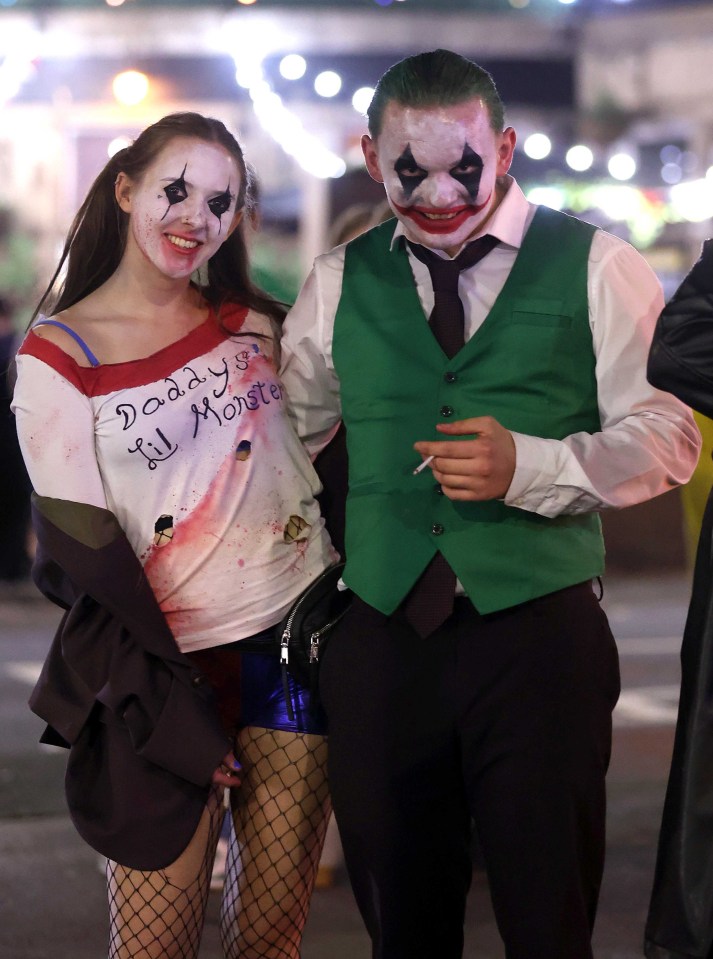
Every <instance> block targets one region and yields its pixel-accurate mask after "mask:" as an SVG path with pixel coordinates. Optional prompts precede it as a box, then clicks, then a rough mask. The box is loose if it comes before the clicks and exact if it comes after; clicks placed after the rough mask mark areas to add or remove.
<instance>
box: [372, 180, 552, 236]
mask: <svg viewBox="0 0 713 959" xmlns="http://www.w3.org/2000/svg"><path fill="white" fill-rule="evenodd" d="M498 189H500V190H504V191H505V195H504V196H503V198H502V200H501V201H500V203H499V204H498V206H497V209H496V210H495V213H493V215H492V217H491V218H490V219H489V220H488V222H487V224H486V225H485V227H484V228H483V230H482V231H481V232H480V233H477V234H476V235H475V236H472V237H470V238H469V242H470V240H475V239H477V238H478V237H479V236H483V235H484V234H486V233H487V234H490V235H491V236H495V237H497V238H498V239H499V240H500V242H501V243H502V244H504V245H505V246H509V247H512V248H513V249H515V250H519V249H520V247H521V246H522V240H523V237H524V236H525V233H526V231H527V228H528V226H529V225H530V222H531V220H532V217H533V216H534V213H535V207H534V204H532V203H530V202H529V200H528V199H527V198H526V196H525V194H524V193H523V192H522V190H521V189H520V187H519V186H518V184H517V182H516V181H515V180H514V179H513V177H511V176H503V177H500V178H499V179H498ZM405 235H406V234H405V232H404V228H403V224H402V223H401V220H397V221H396V228H395V229H394V235H393V237H392V238H391V245H390V249H391V250H393V249H394V248H395V247H396V246H398V245H399V244H400V239H399V238H400V237H402V236H405ZM434 252H436V253H438V252H440V251H438V250H436V251H434Z"/></svg>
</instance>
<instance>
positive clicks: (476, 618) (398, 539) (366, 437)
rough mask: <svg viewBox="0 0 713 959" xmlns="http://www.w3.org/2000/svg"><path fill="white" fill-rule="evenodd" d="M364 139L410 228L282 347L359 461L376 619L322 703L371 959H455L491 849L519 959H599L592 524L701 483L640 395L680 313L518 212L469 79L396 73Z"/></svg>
mask: <svg viewBox="0 0 713 959" xmlns="http://www.w3.org/2000/svg"><path fill="white" fill-rule="evenodd" d="M368 116H369V136H365V137H364V138H363V149H364V156H365V158H366V164H367V168H368V170H369V173H370V174H371V176H372V177H373V178H374V179H376V180H378V181H380V182H382V183H383V184H384V186H385V189H386V194H387V196H388V199H389V203H390V205H391V207H392V209H393V211H394V213H395V215H396V218H397V220H396V221H394V220H390V221H388V222H386V223H384V224H382V225H381V226H379V227H376V228H375V229H373V230H370V231H369V232H368V233H366V234H365V235H363V236H362V237H359V238H357V239H356V240H353V241H352V242H350V243H348V244H346V246H342V247H338V248H337V249H336V250H333V251H332V252H331V253H328V254H326V255H324V256H321V257H319V258H318V260H317V261H316V263H315V265H314V269H313V271H312V273H311V275H310V276H309V278H308V279H307V281H306V283H305V286H304V288H303V290H302V292H301V294H300V296H299V298H298V300H297V303H296V304H295V306H294V308H293V310H292V312H291V314H290V315H289V317H288V321H287V325H286V329H285V337H284V340H283V356H284V370H283V378H284V382H285V386H286V387H287V393H288V395H289V397H290V400H291V403H292V405H293V409H294V416H295V419H296V422H297V424H298V427H299V431H300V434H301V435H302V437H303V439H304V441H305V442H306V443H307V445H308V447H309V449H310V451H311V452H312V453H314V454H316V453H317V452H319V450H320V449H322V448H323V447H324V445H325V444H326V443H327V442H328V441H329V438H330V437H331V436H332V435H333V433H334V431H335V429H336V427H337V425H338V423H339V421H340V419H343V421H344V423H345V426H346V433H347V442H348V454H349V494H348V499H347V520H346V522H347V528H346V557H347V566H346V570H345V574H344V580H345V582H346V584H347V585H348V586H349V587H350V588H351V589H352V590H353V591H354V594H355V602H354V604H353V606H352V608H351V610H350V613H349V614H348V615H347V617H345V619H344V620H343V621H342V624H341V625H340V627H339V628H338V631H337V632H336V633H335V635H334V637H333V638H332V640H331V642H330V646H329V649H328V651H327V654H326V657H325V659H324V662H323V665H322V676H321V690H322V696H323V701H324V704H325V707H326V710H327V714H328V720H329V735H330V743H329V748H330V760H329V763H330V783H331V788H332V794H333V801H334V807H335V811H336V815H337V821H338V824H339V827H340V832H341V836H342V841H343V844H344V850H345V854H346V859H347V865H348V868H349V874H350V878H351V880H352V884H353V886H354V890H355V893H356V897H357V900H358V903H359V907H360V909H361V912H362V915H363V917H364V921H365V923H366V925H367V928H368V930H369V933H370V935H371V938H372V941H373V947H374V951H373V955H374V956H375V957H384V959H419V957H423V959H456V957H459V956H461V954H462V948H463V913H464V905H465V896H466V892H467V890H468V885H469V882H470V875H471V866H470V857H469V845H470V829H471V822H474V823H475V827H476V830H477V834H478V837H479V840H480V845H481V847H482V855H483V859H484V862H485V866H486V869H487V874H488V879H489V884H490V889H491V894H492V899H493V905H494V909H495V915H496V918H497V922H498V927H499V929H500V932H501V935H502V937H503V940H504V942H505V947H506V955H507V956H508V959H591V956H592V950H591V944H590V940H591V933H592V926H593V922H594V915H595V910H596V905H597V897H598V892H599V886H600V880H601V875H602V866H603V856H604V819H605V794H604V778H605V773H606V769H607V764H608V761H609V754H610V744H611V712H612V709H613V707H614V705H615V703H616V700H617V696H618V693H619V672H618V661H617V652H616V648H615V644H614V641H613V638H612V636H611V633H610V631H609V628H608V625H607V621H606V617H605V615H604V613H603V612H602V610H601V608H600V606H599V602H598V599H597V597H596V596H595V592H594V590H593V588H592V581H593V580H594V579H595V578H596V577H598V576H599V575H600V574H601V573H602V569H603V553H604V551H603V546H602V538H601V531H600V524H599V519H598V516H597V512H598V511H599V510H601V509H603V508H607V507H623V506H628V505H631V504H633V503H638V502H641V501H642V500H646V499H649V498H650V497H653V496H656V495H658V494H659V493H663V492H665V491H666V490H668V489H670V488H671V487H672V486H675V485H677V484H679V483H683V482H686V480H687V479H688V477H689V475H690V473H691V471H692V470H693V467H694V464H695V462H696V459H697V455H698V449H699V437H698V433H697V430H696V427H695V425H694V423H693V420H692V418H691V416H690V413H689V411H688V410H687V408H686V407H684V406H682V405H681V404H680V403H679V402H678V401H677V400H675V399H674V398H672V397H671V396H669V395H668V394H666V393H661V392H659V391H657V390H655V389H653V388H652V387H650V386H649V385H648V384H647V382H646V376H645V367H646V356H647V351H648V344H649V340H650V335H651V331H652V327H653V324H654V321H655V320H656V317H657V316H658V313H659V312H660V310H661V308H662V306H663V298H662V294H661V289H660V286H659V284H658V282H657V280H656V278H655V276H654V275H653V273H652V272H651V270H650V269H649V268H648V266H647V265H646V263H645V262H644V261H643V259H642V258H641V257H640V256H639V255H638V254H637V253H636V251H635V250H633V249H632V248H631V247H630V246H629V245H627V244H626V243H624V242H623V241H621V240H619V239H617V238H616V237H613V236H610V235H608V234H607V233H604V232H603V231H601V230H597V229H595V228H594V227H592V226H590V225H589V224H587V223H584V222H582V221H579V220H576V219H574V218H572V217H568V216H565V215H563V214H560V213H557V212H555V211H552V210H549V209H546V208H544V207H536V206H534V205H533V204H531V203H529V202H528V201H527V200H526V199H525V197H524V195H523V193H522V192H521V190H520V189H519V187H518V185H517V183H516V182H515V181H514V180H513V179H512V178H511V177H509V176H508V170H509V168H510V164H511V162H512V157H513V150H514V148H515V132H514V131H513V129H512V128H510V127H505V126H504V122H503V108H502V104H501V102H500V99H499V97H498V94H497V92H496V90H495V87H494V86H493V82H492V79H491V78H490V76H489V75H488V74H487V73H486V72H485V71H483V70H481V68H480V67H478V66H477V65H476V64H474V63H472V62H471V61H469V60H466V59H464V58H463V57H460V56H458V55H456V54H454V53H450V52H448V51H443V50H438V51H435V52H431V53H425V54H421V55H418V56H415V57H410V58H408V59H406V60H403V61H401V62H400V63H397V64H396V65H395V66H393V67H392V68H391V69H390V70H388V71H387V72H386V74H385V75H384V76H383V77H382V78H381V80H380V81H379V84H378V86H377V89H376V93H375V95H374V98H373V100H372V103H371V106H370V108H369V111H368ZM486 236H487V237H489V239H487V240H485V241H482V242H479V241H480V238H482V237H486ZM464 251H466V252H464ZM473 251H476V252H475V255H474V256H471V253H472V252H473ZM459 254H462V255H463V256H464V257H465V262H463V261H462V260H459V262H458V268H460V273H459V275H458V276H457V277H456V281H455V282H456V284H457V293H458V295H459V298H460V301H461V302H462V305H463V307H462V313H461V319H460V324H461V329H460V333H459V334H458V332H457V331H456V335H457V336H458V335H459V336H460V340H459V341H458V340H457V341H456V342H455V344H454V342H453V340H452V337H451V334H452V332H453V331H452V327H453V324H454V323H455V324H456V325H457V323H458V319H457V317H458V296H457V295H454V293H453V290H452V289H451V290H450V292H449V290H448V289H447V287H448V281H447V279H443V271H442V270H441V267H442V266H443V264H444V263H445V262H446V261H453V260H455V259H456V258H457V257H458V256H459ZM429 259H430V260H431V261H433V260H436V261H440V264H439V263H438V262H436V263H433V262H430V263H429V262H428V261H429ZM444 269H446V270H447V269H449V267H445V268H444ZM432 277H433V279H432ZM434 284H435V292H434ZM454 301H455V307H454ZM454 315H455V317H456V319H455V320H454V319H453V317H454ZM429 324H430V325H429ZM444 329H445V334H444V332H443V331H444ZM444 337H445V338H444ZM449 337H451V339H450V340H449ZM425 459H428V465H427V466H426V467H425V468H423V469H420V470H418V471H417V472H416V473H415V472H414V471H415V470H416V468H417V467H418V466H419V464H420V463H421V462H422V460H425Z"/></svg>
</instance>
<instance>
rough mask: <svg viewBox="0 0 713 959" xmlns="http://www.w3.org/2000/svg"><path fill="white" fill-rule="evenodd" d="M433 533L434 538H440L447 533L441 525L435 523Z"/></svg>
mask: <svg viewBox="0 0 713 959" xmlns="http://www.w3.org/2000/svg"><path fill="white" fill-rule="evenodd" d="M431 532H432V533H433V535H434V536H440V535H441V533H445V530H444V528H443V527H442V526H441V524H440V523H434V524H433V526H432V527H431Z"/></svg>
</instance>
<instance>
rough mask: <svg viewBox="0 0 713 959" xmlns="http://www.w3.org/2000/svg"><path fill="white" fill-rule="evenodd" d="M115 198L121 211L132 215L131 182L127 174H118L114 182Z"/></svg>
mask: <svg viewBox="0 0 713 959" xmlns="http://www.w3.org/2000/svg"><path fill="white" fill-rule="evenodd" d="M114 196H115V197H116V202H117V203H118V204H119V209H120V210H123V211H124V213H131V180H130V179H129V178H128V176H127V175H126V174H125V173H118V174H117V177H116V180H114Z"/></svg>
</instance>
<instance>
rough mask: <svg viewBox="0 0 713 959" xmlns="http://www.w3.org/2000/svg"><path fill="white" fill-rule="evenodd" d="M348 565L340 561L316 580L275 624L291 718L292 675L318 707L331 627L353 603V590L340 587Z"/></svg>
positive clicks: (292, 716)
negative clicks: (320, 677) (320, 667)
mask: <svg viewBox="0 0 713 959" xmlns="http://www.w3.org/2000/svg"><path fill="white" fill-rule="evenodd" d="M345 565H346V564H345V563H336V564H335V565H334V566H330V567H328V569H325V570H324V572H323V573H320V574H319V576H318V577H317V578H316V579H314V580H312V582H311V583H310V584H309V586H308V587H307V588H306V589H305V590H304V591H303V592H302V593H300V595H299V596H298V597H297V599H296V600H295V601H294V602H293V603H292V606H291V607H290V609H289V610H288V611H287V614H286V615H285V617H284V618H283V619H282V622H280V623H278V625H277V626H276V627H275V636H276V639H277V641H278V642H279V647H280V666H281V669H282V687H283V689H284V692H285V700H286V702H287V715H288V716H289V717H290V719H291V720H294V718H295V716H294V710H293V707H292V697H291V695H290V687H289V683H288V676H292V677H293V679H296V680H297V682H298V683H300V685H301V686H304V687H305V688H306V689H308V690H309V693H310V709H311V711H314V709H315V708H316V705H317V689H318V685H317V684H318V677H319V664H320V657H321V656H322V654H323V653H324V649H325V646H326V644H327V640H328V639H329V634H330V632H331V630H332V629H333V628H334V627H335V626H336V625H337V623H338V622H339V620H340V619H341V618H342V616H344V614H345V613H346V611H347V610H348V609H349V606H350V605H351V600H352V593H351V590H349V589H341V590H340V589H337V584H338V583H339V580H340V579H341V576H342V572H343V570H344V566H345Z"/></svg>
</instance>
